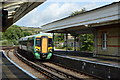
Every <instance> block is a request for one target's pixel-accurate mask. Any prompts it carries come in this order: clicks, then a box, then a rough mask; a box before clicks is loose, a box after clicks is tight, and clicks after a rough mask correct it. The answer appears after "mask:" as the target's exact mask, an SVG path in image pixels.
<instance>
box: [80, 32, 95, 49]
mask: <svg viewBox="0 0 120 80" xmlns="http://www.w3.org/2000/svg"><path fill="white" fill-rule="evenodd" d="M80 41H81V43H82V45H81V48H80V50H81V51H93V43H94V41H93V34H81V35H80Z"/></svg>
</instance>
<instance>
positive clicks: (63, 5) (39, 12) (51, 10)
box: [15, 0, 119, 27]
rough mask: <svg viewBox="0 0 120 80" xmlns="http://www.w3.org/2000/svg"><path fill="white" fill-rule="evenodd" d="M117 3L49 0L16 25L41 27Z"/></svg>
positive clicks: (111, 0)
mask: <svg viewBox="0 0 120 80" xmlns="http://www.w3.org/2000/svg"><path fill="white" fill-rule="evenodd" d="M91 1H92V2H91ZM101 1H102V2H101ZM115 1H119V0H47V1H46V2H44V3H43V4H41V5H40V6H38V7H37V8H35V9H33V10H32V11H31V12H29V13H28V14H26V15H25V16H24V17H23V18H21V19H20V20H19V21H17V22H16V23H15V25H19V26H26V27H41V25H44V24H47V23H50V22H52V21H55V20H59V19H61V18H65V17H67V16H69V15H70V14H71V13H72V12H74V11H80V10H81V9H82V8H86V10H87V11H88V10H91V9H95V8H97V7H101V6H104V5H107V4H110V3H112V2H115Z"/></svg>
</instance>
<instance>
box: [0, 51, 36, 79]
mask: <svg viewBox="0 0 120 80" xmlns="http://www.w3.org/2000/svg"><path fill="white" fill-rule="evenodd" d="M0 54H1V55H2V59H0V62H1V63H2V80H36V79H35V78H33V77H32V76H30V75H28V74H27V73H25V72H24V71H22V70H21V69H19V68H18V67H17V66H15V65H14V64H13V63H11V62H10V61H9V60H8V59H7V58H6V57H5V55H4V54H3V52H2V51H0Z"/></svg>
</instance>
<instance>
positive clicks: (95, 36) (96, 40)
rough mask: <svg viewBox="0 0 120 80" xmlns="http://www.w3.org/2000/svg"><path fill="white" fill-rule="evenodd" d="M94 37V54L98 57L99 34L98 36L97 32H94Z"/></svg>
mask: <svg viewBox="0 0 120 80" xmlns="http://www.w3.org/2000/svg"><path fill="white" fill-rule="evenodd" d="M93 35H94V52H93V56H96V54H97V51H98V46H97V45H98V38H97V36H98V34H97V31H96V30H94V32H93Z"/></svg>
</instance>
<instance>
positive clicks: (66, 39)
mask: <svg viewBox="0 0 120 80" xmlns="http://www.w3.org/2000/svg"><path fill="white" fill-rule="evenodd" d="M67 41H68V33H66V34H65V46H66V51H67V50H68V42H67Z"/></svg>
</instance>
